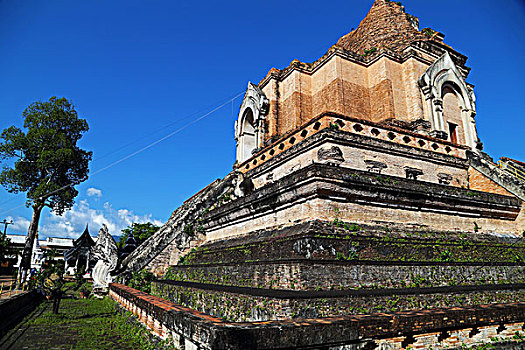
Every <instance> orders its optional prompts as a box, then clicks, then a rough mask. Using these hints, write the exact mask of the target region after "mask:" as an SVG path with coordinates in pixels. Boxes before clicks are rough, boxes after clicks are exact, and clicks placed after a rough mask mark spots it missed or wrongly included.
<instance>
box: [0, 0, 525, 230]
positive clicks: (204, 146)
mask: <svg viewBox="0 0 525 350" xmlns="http://www.w3.org/2000/svg"><path fill="white" fill-rule="evenodd" d="M371 4H372V0H346V1H339V0H336V1H330V2H321V3H320V2H318V1H315V2H314V1H301V2H291V1H290V2H288V1H268V0H267V1H242V2H241V1H220V2H219V1H200V2H191V3H190V2H186V3H184V4H181V3H179V2H178V1H161V0H149V1H146V0H142V1H139V0H126V1H120V0H113V1H101V0H93V1H65V0H64V1H58V0H57V1H55V0H49V1H38V0H25V1H21V0H19V1H7V0H0V52H1V54H0V130H3V129H4V128H6V127H8V126H10V125H13V124H14V125H17V126H21V125H22V118H21V115H22V111H23V110H24V108H25V107H26V106H27V105H29V104H30V103H31V102H33V101H36V100H47V99H48V98H49V97H51V96H65V97H67V98H69V99H71V100H72V101H73V103H74V104H75V105H76V106H77V110H78V112H79V114H80V116H81V117H83V118H85V119H87V121H88V123H89V126H90V131H89V132H88V133H87V134H86V135H85V137H84V138H83V139H82V141H81V145H82V147H83V148H85V149H89V150H92V151H93V152H94V161H93V162H92V164H91V172H92V173H95V172H97V171H99V170H100V169H102V168H104V167H106V166H108V165H110V164H112V163H113V162H115V161H118V160H119V159H121V158H123V157H125V156H127V155H129V154H132V153H133V152H135V151H137V150H139V149H141V148H143V147H144V146H146V145H148V144H150V143H151V142H154V141H155V140H158V139H160V138H162V137H164V136H166V135H168V134H170V133H172V132H174V131H175V130H177V129H178V128H180V127H181V126H183V125H184V124H185V123H187V122H189V121H191V120H194V119H195V118H197V117H199V116H201V115H202V114H204V113H206V112H208V111H210V110H211V109H213V108H215V107H217V106H219V105H221V104H222V103H224V102H226V101H228V100H229V99H231V98H232V97H233V96H235V95H237V94H239V93H241V92H242V91H243V90H244V89H245V88H246V85H247V83H248V81H252V82H255V83H257V82H258V81H259V80H260V79H262V78H263V77H264V76H265V75H266V73H267V71H268V70H269V69H270V68H272V67H277V68H283V67H285V66H287V65H288V64H289V63H290V62H291V61H292V60H293V59H299V60H301V61H306V62H312V61H314V60H316V59H317V58H319V57H320V56H321V55H322V54H324V53H325V52H326V50H327V49H328V48H329V47H330V46H331V45H333V44H334V43H335V42H336V41H337V39H338V38H339V37H340V36H342V35H344V34H346V33H347V32H349V31H350V30H351V29H352V28H354V27H357V25H358V24H359V22H360V21H361V19H362V18H363V17H364V16H365V15H366V13H367V11H368V9H369V8H370V6H371ZM502 4H504V5H502ZM403 5H405V7H406V9H407V12H408V13H411V14H413V15H415V16H418V17H419V19H420V26H421V28H424V27H431V28H434V29H436V30H438V31H440V32H443V33H444V34H445V35H446V37H445V42H446V43H447V44H449V45H451V46H452V47H454V48H455V49H456V50H458V51H459V52H462V53H463V54H465V55H467V56H469V61H468V65H469V66H470V67H472V72H471V74H470V76H469V78H468V81H469V82H470V83H472V84H474V85H475V86H476V88H475V92H476V95H477V112H478V114H477V125H478V133H479V136H480V138H481V140H482V141H483V142H484V144H485V151H486V152H488V153H489V154H490V155H492V156H493V157H494V158H499V157H500V156H509V157H512V158H516V159H520V160H525V147H524V146H525V141H524V139H525V138H524V135H525V118H524V115H523V107H522V104H523V102H524V101H525V99H524V97H525V96H524V92H523V88H522V84H523V81H525V74H524V71H523V66H522V61H523V59H524V58H525V57H524V53H525V45H524V40H523V24H524V23H525V4H524V2H523V1H521V0H505V1H504V2H503V1H493V0H477V1H470V0H462V1H457V0H454V1H452V0H441V1H439V4H438V3H436V2H430V1H421V0H404V1H403ZM240 102H241V98H237V99H235V100H234V101H233V102H232V103H227V104H226V105H225V106H224V107H223V108H221V109H219V110H218V111H217V112H215V113H213V114H211V115H209V116H208V117H206V118H205V119H203V120H200V121H199V122H197V123H195V124H193V125H191V126H189V127H188V128H186V129H184V130H183V131H181V132H179V133H177V134H175V135H174V136H172V137H169V138H167V139H166V140H164V141H162V142H160V143H158V144H157V145H155V146H153V147H151V148H149V149H147V150H146V151H144V152H142V153H140V154H138V155H136V156H134V157H132V158H130V159H127V160H125V161H123V162H121V163H119V164H117V165H115V166H113V167H111V168H108V169H106V170H104V171H101V172H99V173H97V174H96V175H94V176H92V177H91V178H90V179H89V180H88V181H87V182H85V183H83V184H81V185H79V186H77V188H78V190H79V191H80V195H79V196H78V197H77V200H76V201H77V204H76V205H75V206H74V207H73V208H72V210H71V211H69V212H67V213H66V214H65V215H64V216H63V217H56V216H54V215H52V214H50V213H49V211H45V212H44V213H43V215H42V218H41V221H40V232H41V237H45V236H48V235H49V236H72V237H76V236H78V235H79V234H80V233H81V232H82V230H83V227H84V226H85V224H86V222H88V223H89V224H90V229H91V232H92V233H96V231H98V229H99V228H100V225H101V224H102V223H106V224H108V227H109V229H110V232H111V234H114V235H118V234H119V231H120V229H122V228H123V227H125V226H127V225H128V224H130V223H131V222H142V221H148V220H151V221H154V222H156V223H159V224H160V223H163V222H165V221H166V220H167V219H168V217H169V215H170V214H171V212H172V211H173V210H174V209H176V208H177V207H178V206H179V205H180V204H181V203H182V201H184V200H185V199H187V198H188V197H189V196H191V195H192V194H193V193H195V192H196V191H198V190H200V189H201V188H202V187H204V186H206V185H207V184H209V183H210V182H211V181H213V180H215V179H216V178H219V177H223V176H224V175H226V174H227V173H228V172H229V171H230V170H231V168H232V164H233V162H234V156H235V143H234V140H233V123H234V120H235V119H236V114H237V110H238V107H239V104H240ZM24 202H25V197H24V194H22V195H18V196H15V195H12V194H9V193H7V192H6V191H4V190H3V189H0V220H2V219H3V218H6V217H7V218H12V219H13V220H14V221H15V225H12V226H11V227H9V232H10V233H20V234H24V233H26V232H27V231H26V230H27V225H28V223H29V219H30V217H31V211H30V210H29V209H27V208H24V207H23V204H24Z"/></svg>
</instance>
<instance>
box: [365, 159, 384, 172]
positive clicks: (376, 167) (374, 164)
mask: <svg viewBox="0 0 525 350" xmlns="http://www.w3.org/2000/svg"><path fill="white" fill-rule="evenodd" d="M365 164H366V169H367V170H368V171H369V172H371V173H378V174H381V172H382V171H383V169H386V168H388V165H386V164H385V163H382V162H378V161H376V160H368V159H367V160H365Z"/></svg>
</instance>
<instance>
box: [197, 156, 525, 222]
mask: <svg viewBox="0 0 525 350" xmlns="http://www.w3.org/2000/svg"><path fill="white" fill-rule="evenodd" d="M313 198H322V199H330V198H333V199H334V200H335V199H337V200H339V201H344V202H345V203H366V204H368V205H376V206H380V207H390V208H395V209H405V210H412V211H428V212H433V213H439V214H443V213H445V214H450V215H457V216H466V217H474V218H477V217H481V218H483V217H487V218H495V219H504V220H514V219H515V218H516V217H517V216H518V214H519V211H520V209H521V201H520V200H519V199H517V198H515V197H510V196H504V195H498V194H492V193H485V192H480V191H473V190H467V189H462V188H456V187H452V186H446V185H440V184H435V183H430V182H423V181H415V180H409V179H405V178H401V177H396V176H389V175H378V174H373V173H370V172H366V171H360V170H352V169H346V168H342V167H337V166H331V165H326V164H311V165H308V166H306V167H304V168H302V169H300V170H298V171H297V172H294V173H292V174H290V175H287V176H285V177H283V178H282V179H280V180H279V181H276V182H275V183H271V184H269V185H266V186H264V187H262V188H261V189H259V190H257V191H255V192H254V193H252V194H250V195H247V196H245V197H241V198H239V199H236V200H233V201H231V202H228V203H226V204H224V205H222V206H220V207H218V208H216V209H214V210H212V211H210V212H208V213H207V214H206V215H204V216H203V219H204V221H205V222H206V224H205V225H204V228H205V229H206V230H209V229H212V228H213V229H215V227H214V226H221V225H224V224H227V223H229V222H232V221H235V220H240V219H243V218H246V219H248V218H250V219H251V218H253V217H254V215H260V214H261V213H263V212H269V211H275V210H277V209H279V207H281V206H283V205H285V204H286V205H288V204H291V203H293V202H296V201H304V200H305V199H310V200H311V199H313Z"/></svg>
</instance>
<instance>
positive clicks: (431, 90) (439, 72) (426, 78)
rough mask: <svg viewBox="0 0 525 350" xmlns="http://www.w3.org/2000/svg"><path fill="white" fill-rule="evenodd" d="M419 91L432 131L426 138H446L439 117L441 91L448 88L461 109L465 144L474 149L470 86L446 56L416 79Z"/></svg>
mask: <svg viewBox="0 0 525 350" xmlns="http://www.w3.org/2000/svg"><path fill="white" fill-rule="evenodd" d="M419 87H420V88H421V92H422V94H423V97H424V102H425V103H426V110H427V112H426V113H427V114H428V117H429V119H430V123H431V126H432V131H431V132H430V135H431V136H433V137H437V138H444V139H447V138H448V136H449V135H448V133H447V132H448V130H447V126H446V121H445V119H444V116H443V95H444V93H443V90H444V88H445V87H448V88H451V89H452V90H453V91H454V92H455V94H456V95H457V97H458V100H459V103H460V106H459V107H460V109H461V119H462V122H463V123H462V124H463V125H462V128H463V131H464V134H465V144H466V145H467V146H469V147H470V148H471V149H473V150H476V149H477V148H478V144H479V139H478V135H477V131H476V123H475V119H474V117H475V115H476V98H475V96H474V91H473V88H472V86H470V85H467V83H466V82H465V79H464V78H463V75H462V74H461V72H460V71H459V69H458V67H457V66H456V65H455V64H454V62H453V60H452V58H451V57H450V55H449V53H448V52H447V51H445V53H444V54H443V55H442V56H441V57H440V58H439V59H437V60H436V61H435V62H434V63H432V64H431V65H430V67H428V69H427V71H426V72H425V73H424V74H423V75H422V76H421V78H419Z"/></svg>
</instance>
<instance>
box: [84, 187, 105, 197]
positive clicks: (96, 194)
mask: <svg viewBox="0 0 525 350" xmlns="http://www.w3.org/2000/svg"><path fill="white" fill-rule="evenodd" d="M86 194H87V195H88V197H93V196H94V197H102V190H99V189H98V188H94V187H90V188H88V189H87V191H86Z"/></svg>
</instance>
